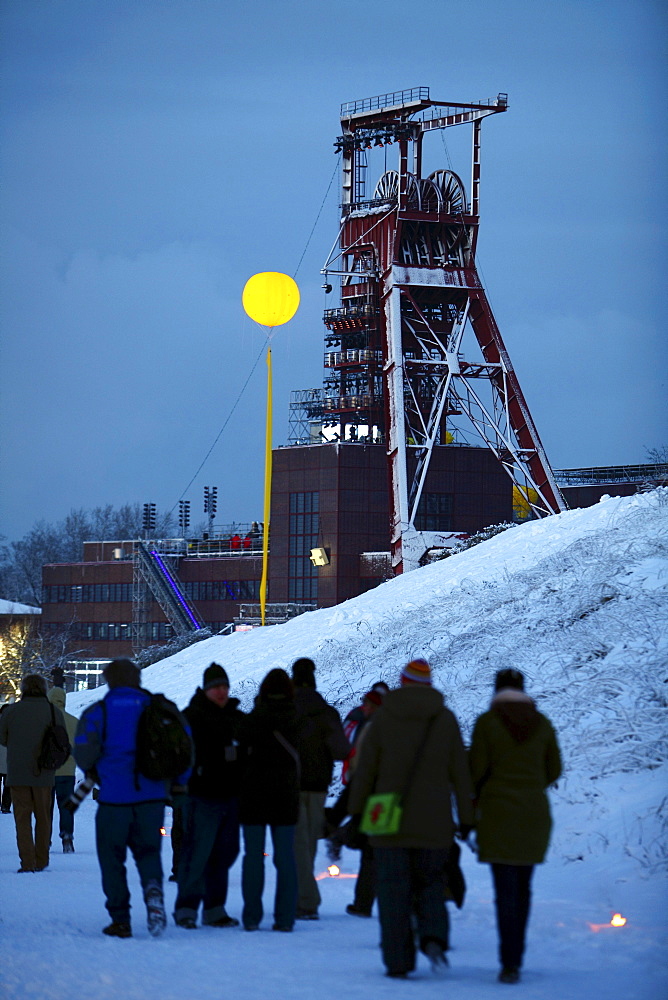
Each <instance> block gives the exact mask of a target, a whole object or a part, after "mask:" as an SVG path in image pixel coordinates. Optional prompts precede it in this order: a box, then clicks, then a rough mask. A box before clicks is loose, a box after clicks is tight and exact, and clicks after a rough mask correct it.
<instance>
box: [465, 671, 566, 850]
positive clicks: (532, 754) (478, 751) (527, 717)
mask: <svg viewBox="0 0 668 1000" xmlns="http://www.w3.org/2000/svg"><path fill="white" fill-rule="evenodd" d="M469 760H470V765H471V776H472V779H473V784H474V787H475V791H476V795H477V819H476V836H477V840H478V858H479V860H480V861H487V862H490V863H494V862H498V863H500V864H508V865H534V864H540V863H541V862H542V861H543V859H544V858H545V852H546V851H547V847H548V844H549V840H550V831H551V828H552V818H551V815H550V804H549V802H548V799H547V795H546V794H545V789H546V788H547V786H548V785H550V784H552V782H553V781H556V780H557V778H558V777H559V775H560V774H561V756H560V753H559V745H558V743H557V738H556V736H555V733H554V729H553V728H552V725H551V723H550V722H549V720H548V719H546V718H545V716H544V715H542V714H541V713H540V712H539V711H538V710H537V709H536V706H535V704H534V702H533V700H532V699H531V698H529V696H528V695H526V694H524V692H523V691H515V690H511V689H505V690H502V691H499V692H498V693H497V694H496V695H495V697H494V699H493V700H492V705H491V708H490V710H489V711H488V712H485V713H484V714H483V715H481V716H480V717H479V718H478V719H477V721H476V723H475V727H474V729H473V737H472V739H471V750H470V753H469Z"/></svg>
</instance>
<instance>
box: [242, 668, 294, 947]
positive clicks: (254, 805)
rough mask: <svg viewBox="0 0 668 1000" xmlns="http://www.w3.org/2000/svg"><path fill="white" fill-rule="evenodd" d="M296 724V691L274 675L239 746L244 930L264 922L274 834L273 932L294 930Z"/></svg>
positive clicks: (281, 676) (247, 722) (281, 675)
mask: <svg viewBox="0 0 668 1000" xmlns="http://www.w3.org/2000/svg"><path fill="white" fill-rule="evenodd" d="M297 733H298V723H297V717H296V713H295V701H294V688H293V685H292V681H291V680H290V678H289V676H288V675H287V674H286V672H285V671H284V670H279V669H276V670H270V671H269V673H268V674H267V676H266V677H265V679H264V680H263V681H262V684H261V685H260V691H259V694H258V696H257V698H256V699H255V707H254V709H253V711H252V712H251V713H250V715H248V716H247V718H246V720H245V722H244V725H243V729H242V733H241V747H242V760H243V776H242V780H241V794H240V797H239V816H240V820H241V824H242V827H243V838H244V859H243V864H242V873H241V889H242V893H243V899H244V908H243V914H242V921H243V925H244V928H245V930H247V931H256V930H257V929H258V927H259V925H260V923H261V921H262V917H263V912H264V911H263V908H262V892H263V890H264V845H265V838H266V828H267V827H269V828H270V830H271V839H272V843H273V848H274V856H273V861H274V867H275V868H276V896H275V900H274V930H275V931H291V930H292V928H293V925H294V922H295V911H296V908H297V866H296V863H295V850H294V841H295V826H296V823H297V819H298V817H299V785H300V766H299V754H298V753H297V751H296V750H295V742H296V739H297Z"/></svg>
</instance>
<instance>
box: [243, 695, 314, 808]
mask: <svg viewBox="0 0 668 1000" xmlns="http://www.w3.org/2000/svg"><path fill="white" fill-rule="evenodd" d="M277 733H279V734H280V735H281V736H282V738H283V740H285V741H287V743H289V744H290V746H291V747H293V748H294V747H295V744H296V737H297V716H296V713H295V707H294V704H293V703H292V702H291V701H287V700H278V699H277V700H276V701H269V700H268V701H264V702H263V701H259V700H258V701H256V704H255V708H254V709H253V711H252V712H251V713H250V715H247V716H246V718H245V720H244V724H243V727H242V732H241V749H242V779H241V790H240V794H239V818H240V820H241V822H242V823H243V824H245V825H250V826H255V825H265V824H267V825H269V826H294V825H295V824H296V823H297V819H298V816H299V760H298V756H297V751H296V750H295V751H294V754H292V753H291V752H290V750H289V749H287V748H286V747H285V746H284V745H283V744H282V743H281V741H280V740H279V739H278V738H277V735H276V734H277Z"/></svg>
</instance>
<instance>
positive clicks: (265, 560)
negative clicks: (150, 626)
mask: <svg viewBox="0 0 668 1000" xmlns="http://www.w3.org/2000/svg"><path fill="white" fill-rule="evenodd" d="M269 335H270V336H271V333H270V334H269ZM271 435H272V384H271V344H269V347H268V348H267V424H266V431H265V448H264V515H263V516H264V526H263V531H262V579H261V581H260V616H261V619H262V624H263V625H264V616H265V609H266V606H267V573H268V569H269V521H270V516H271V441H272V437H271Z"/></svg>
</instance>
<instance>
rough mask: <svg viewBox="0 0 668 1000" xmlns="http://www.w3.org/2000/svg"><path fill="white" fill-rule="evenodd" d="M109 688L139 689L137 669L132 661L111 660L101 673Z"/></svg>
mask: <svg viewBox="0 0 668 1000" xmlns="http://www.w3.org/2000/svg"><path fill="white" fill-rule="evenodd" d="M102 673H103V675H104V679H105V681H106V682H107V684H108V685H109V687H110V688H119V687H125V688H138V687H140V686H141V685H140V676H141V675H140V673H139V667H138V666H137V664H136V663H134V662H133V661H132V660H112V661H111V663H108V664H107V665H106V667H105V668H104V670H103V671H102Z"/></svg>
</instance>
